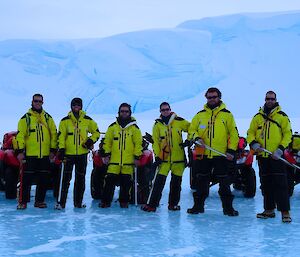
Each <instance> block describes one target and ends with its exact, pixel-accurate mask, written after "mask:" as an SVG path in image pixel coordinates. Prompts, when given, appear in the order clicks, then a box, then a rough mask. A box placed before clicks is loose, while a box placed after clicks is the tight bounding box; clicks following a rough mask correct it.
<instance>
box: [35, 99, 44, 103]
mask: <svg viewBox="0 0 300 257" xmlns="http://www.w3.org/2000/svg"><path fill="white" fill-rule="evenodd" d="M33 102H35V103H42V102H43V101H41V100H33Z"/></svg>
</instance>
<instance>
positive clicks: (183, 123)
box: [182, 120, 190, 132]
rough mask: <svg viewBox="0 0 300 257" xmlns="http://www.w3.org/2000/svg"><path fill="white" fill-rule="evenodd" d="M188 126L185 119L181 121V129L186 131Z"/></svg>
mask: <svg viewBox="0 0 300 257" xmlns="http://www.w3.org/2000/svg"><path fill="white" fill-rule="evenodd" d="M189 127H190V123H189V122H188V121H187V120H183V121H182V131H184V132H188V131H189Z"/></svg>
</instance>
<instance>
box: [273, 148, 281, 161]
mask: <svg viewBox="0 0 300 257" xmlns="http://www.w3.org/2000/svg"><path fill="white" fill-rule="evenodd" d="M282 155H283V151H282V150H281V149H280V148H278V149H276V151H275V152H274V153H273V154H272V158H273V159H274V160H279V158H281V156H282Z"/></svg>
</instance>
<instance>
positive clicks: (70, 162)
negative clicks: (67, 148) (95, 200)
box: [58, 154, 87, 207]
mask: <svg viewBox="0 0 300 257" xmlns="http://www.w3.org/2000/svg"><path fill="white" fill-rule="evenodd" d="M74 165H75V182H74V191H73V203H74V206H75V207H77V206H81V205H82V200H83V194H84V190H85V174H86V166H87V154H83V155H69V156H66V164H65V165H64V170H63V181H62V189H61V199H58V202H59V203H60V204H61V206H63V207H65V205H66V201H67V196H68V190H69V186H70V181H71V179H72V170H73V167H74Z"/></svg>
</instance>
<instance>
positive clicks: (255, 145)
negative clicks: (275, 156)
mask: <svg viewBox="0 0 300 257" xmlns="http://www.w3.org/2000/svg"><path fill="white" fill-rule="evenodd" d="M251 148H252V149H253V150H254V152H257V153H260V152H262V148H261V145H260V144H259V143H254V144H252V145H251Z"/></svg>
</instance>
